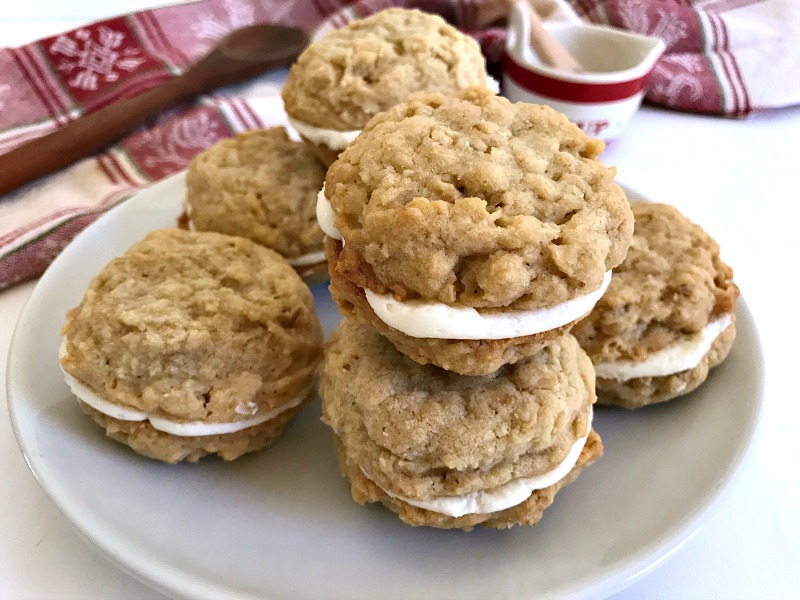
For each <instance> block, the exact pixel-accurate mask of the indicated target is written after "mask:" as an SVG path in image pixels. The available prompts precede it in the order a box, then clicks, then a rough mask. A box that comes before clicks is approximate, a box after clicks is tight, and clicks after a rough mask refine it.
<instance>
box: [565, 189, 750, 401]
mask: <svg viewBox="0 0 800 600" xmlns="http://www.w3.org/2000/svg"><path fill="white" fill-rule="evenodd" d="M631 206H632V208H633V214H634V217H635V219H636V227H635V230H634V234H633V244H632V245H631V248H630V250H629V251H628V255H627V257H626V258H625V261H624V262H623V263H622V264H621V265H620V266H619V267H617V268H616V269H615V270H614V278H613V279H612V281H611V285H610V286H609V288H608V291H607V292H606V294H605V295H604V296H603V298H602V299H601V300H600V302H598V304H597V306H595V308H594V310H593V311H592V313H591V314H590V315H589V316H588V317H587V318H586V319H584V320H583V321H581V322H580V323H578V325H577V326H576V327H575V329H574V333H575V336H576V337H577V338H578V341H579V342H580V343H581V345H582V346H583V348H584V350H586V352H587V353H588V354H589V356H590V358H591V359H592V362H594V366H595V371H596V372H597V393H598V397H599V400H598V401H599V402H601V403H604V404H615V405H618V406H623V407H625V408H638V407H641V406H645V405H648V404H654V403H656V402H663V401H665V400H670V399H672V398H675V397H678V396H682V395H684V394H688V393H689V392H691V391H692V390H694V389H695V388H697V387H698V386H699V385H700V384H701V383H703V381H705V379H706V377H707V376H708V372H709V369H711V368H713V367H715V366H717V365H718V364H720V363H721V362H722V361H723V360H725V358H726V357H727V356H728V352H730V349H731V346H732V344H733V340H734V337H735V336H736V316H735V315H734V308H735V303H736V298H737V297H738V296H739V288H737V287H736V284H734V283H733V281H732V278H733V271H732V270H731V268H730V267H729V266H728V265H726V264H725V263H724V262H722V260H721V259H720V256H719V246H718V245H717V243H716V242H715V241H714V240H713V239H712V238H711V237H710V236H709V235H708V234H707V233H706V232H705V231H703V229H702V228H701V227H700V226H698V225H695V224H694V223H692V222H691V221H689V219H687V218H686V217H684V216H683V215H682V214H681V213H680V212H678V211H677V210H676V209H675V208H673V207H672V206H668V205H666V204H654V203H649V202H633V203H632V204H631Z"/></svg>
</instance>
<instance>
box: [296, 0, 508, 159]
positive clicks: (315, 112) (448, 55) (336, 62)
mask: <svg viewBox="0 0 800 600" xmlns="http://www.w3.org/2000/svg"><path fill="white" fill-rule="evenodd" d="M487 85H489V86H492V87H493V89H495V91H496V89H497V88H496V86H497V82H495V81H494V80H492V79H490V78H489V77H488V76H487V74H486V61H485V59H484V57H483V55H482V54H481V50H480V47H479V46H478V44H477V42H475V40H473V39H472V38H470V37H469V36H466V35H464V34H463V33H461V32H460V31H458V30H457V29H455V28H454V27H452V26H451V25H449V24H448V23H447V22H446V21H445V20H444V19H442V18H441V17H439V16H437V15H431V14H427V13H424V12H421V11H418V10H406V9H401V8H391V9H388V10H384V11H381V12H379V13H377V14H374V15H372V16H370V17H368V18H366V19H361V20H357V21H353V22H351V23H349V24H348V25H346V26H345V27H343V28H342V29H339V30H336V31H333V32H331V33H329V34H328V35H326V36H325V37H323V38H321V39H319V40H317V41H315V42H313V43H312V44H311V45H310V46H309V47H308V48H306V49H305V50H304V51H303V53H302V54H301V55H300V56H299V58H298V59H297V62H295V64H294V65H293V66H292V68H291V71H290V72H289V78H288V80H287V82H286V86H285V87H284V89H283V101H284V105H285V107H286V112H287V114H288V115H289V121H290V123H291V124H292V126H293V127H294V128H295V129H296V130H297V132H298V133H299V134H300V135H301V136H302V137H303V139H304V140H306V142H308V143H309V145H310V146H311V147H312V148H313V149H314V150H315V151H316V152H317V154H318V155H319V156H320V158H321V159H322V160H323V162H325V164H327V165H330V164H331V163H332V162H333V161H334V160H336V157H337V155H338V154H339V153H340V152H341V151H342V150H344V149H345V148H346V147H347V146H348V145H349V144H350V143H351V142H352V141H353V140H354V139H355V137H356V136H357V135H358V134H359V132H360V131H361V129H363V127H364V126H365V125H366V124H367V121H369V120H370V119H371V118H372V117H373V116H375V115H376V114H378V113H379V112H381V111H384V110H386V109H387V108H390V107H392V106H394V105H395V104H398V103H399V102H402V101H403V100H405V99H406V96H408V95H409V94H411V93H413V92H422V91H430V92H450V91H454V90H459V89H464V88H467V87H470V86H487Z"/></svg>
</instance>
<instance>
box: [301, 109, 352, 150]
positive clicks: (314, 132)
mask: <svg viewBox="0 0 800 600" xmlns="http://www.w3.org/2000/svg"><path fill="white" fill-rule="evenodd" d="M289 123H291V125H292V127H294V128H295V129H296V130H297V133H299V134H300V135H302V136H303V137H304V138H305V139H307V140H308V141H309V142H312V143H314V144H319V145H320V146H325V147H327V148H330V149H331V150H334V151H341V150H344V149H345V148H347V147H348V146H349V145H350V144H352V143H353V140H354V139H356V138H357V137H358V134H359V133H361V130H360V129H355V130H351V131H339V130H336V129H325V128H324V127H317V126H315V125H310V124H308V123H304V122H303V121H298V120H297V119H293V118H292V117H289Z"/></svg>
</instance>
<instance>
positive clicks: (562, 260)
mask: <svg viewBox="0 0 800 600" xmlns="http://www.w3.org/2000/svg"><path fill="white" fill-rule="evenodd" d="M602 150H603V143H602V142H601V141H599V140H595V139H592V138H589V137H587V136H586V135H585V134H584V133H583V132H582V131H581V130H580V129H578V127H576V126H575V125H573V124H572V123H570V122H569V121H568V120H567V119H566V118H565V117H564V116H563V115H561V114H559V113H557V112H555V111H554V110H552V109H550V108H548V107H546V106H539V105H532V104H523V103H517V104H511V103H510V102H508V101H507V100H506V99H504V98H501V97H499V96H495V95H494V94H492V93H491V92H489V91H487V90H485V89H480V88H471V89H469V90H464V91H461V92H457V93H455V94H453V95H450V96H445V95H442V94H418V95H414V96H412V97H410V98H409V99H408V100H407V101H406V102H404V103H402V104H400V105H398V106H396V107H394V108H392V109H390V110H388V111H386V112H384V113H382V114H381V115H378V116H377V117H375V118H374V119H373V120H372V121H370V123H369V124H368V125H367V127H366V128H365V130H364V132H363V133H362V135H360V136H359V138H358V139H357V140H356V141H355V142H354V143H353V145H351V146H350V147H349V148H348V149H347V150H345V151H344V152H343V153H342V155H341V156H340V157H339V160H337V161H336V162H335V163H334V164H333V165H332V166H331V167H330V169H329V170H328V174H327V176H326V183H325V188H324V189H323V191H322V193H321V194H320V197H319V200H318V204H317V218H318V220H319V222H320V225H321V227H322V229H323V230H324V231H325V233H326V234H327V235H328V239H327V240H326V254H327V256H328V260H329V265H328V268H329V272H330V277H331V293H332V295H333V297H334V299H335V300H336V302H337V304H338V305H339V307H340V308H341V309H342V310H343V312H345V313H346V314H350V315H353V316H354V318H356V319H358V320H359V321H360V322H363V323H369V324H371V325H372V326H373V327H375V328H376V329H377V330H378V331H379V332H380V333H381V334H382V335H384V336H386V337H387V338H388V339H389V340H390V341H391V342H392V343H393V344H394V345H395V346H396V347H397V349H398V350H400V351H401V352H402V353H404V354H406V355H408V356H410V357H411V358H412V359H414V360H416V361H417V362H419V363H421V364H426V363H433V364H435V365H437V366H439V367H442V368H444V369H447V370H450V371H454V372H456V373H460V374H464V375H485V374H488V373H492V372H494V371H496V370H497V369H498V368H500V367H501V366H502V365H504V364H506V363H513V362H515V361H517V360H519V359H521V358H523V357H525V356H530V355H532V354H534V353H535V352H537V351H538V350H539V349H540V348H541V346H542V344H543V343H544V342H546V341H547V340H550V339H553V338H555V337H558V336H559V335H561V334H563V333H564V332H566V331H568V330H569V328H570V327H572V325H573V324H574V323H575V322H576V321H577V320H579V319H580V318H582V317H583V316H584V315H586V314H587V313H588V312H589V311H590V310H591V309H592V307H593V306H594V304H595V302H597V300H598V299H599V298H600V296H601V295H602V294H603V292H604V290H605V288H606V286H607V285H608V283H609V281H610V279H611V273H610V272H611V269H613V268H614V267H616V266H617V265H618V264H620V263H621V262H622V260H623V258H624V257H625V253H626V251H627V249H628V246H629V244H630V240H631V236H632V233H633V217H632V215H631V210H630V207H629V205H628V201H627V200H626V198H625V195H624V193H623V191H622V189H621V188H620V187H619V186H617V185H616V184H615V183H614V174H615V170H614V169H613V168H607V167H606V166H605V165H603V163H601V162H600V161H599V160H598V159H597V156H598V155H599V154H600V152H601V151H602Z"/></svg>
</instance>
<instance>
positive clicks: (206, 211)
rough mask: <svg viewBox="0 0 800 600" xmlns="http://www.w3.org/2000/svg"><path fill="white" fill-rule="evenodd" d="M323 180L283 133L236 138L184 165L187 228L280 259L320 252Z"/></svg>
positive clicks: (307, 154)
mask: <svg viewBox="0 0 800 600" xmlns="http://www.w3.org/2000/svg"><path fill="white" fill-rule="evenodd" d="M324 179H325V165H323V164H322V163H321V162H320V161H319V160H318V159H317V157H316V155H315V154H314V152H312V151H311V150H310V149H309V148H308V147H307V146H306V145H305V144H303V143H302V142H294V141H292V140H290V139H289V137H288V135H287V134H286V130H285V129H284V128H283V127H272V128H270V129H258V130H254V131H248V132H245V133H240V134H238V135H237V136H236V137H233V138H228V139H225V140H222V141H221V142H219V143H217V144H215V145H214V146H212V147H211V148H209V149H208V150H206V151H205V152H203V153H201V154H199V155H198V156H196V157H195V158H194V160H193V161H192V162H191V164H190V165H189V170H188V172H187V174H186V206H187V212H188V214H189V215H190V218H191V226H192V227H193V228H194V229H195V230H197V231H217V232H220V233H226V234H228V235H238V236H242V237H246V238H249V239H251V240H253V241H255V242H258V243H259V244H262V245H263V246H266V247H268V248H271V249H273V250H275V251H276V252H278V254H280V255H282V256H284V257H286V258H298V257H300V256H303V255H307V254H311V253H314V252H320V251H321V250H322V240H323V237H324V234H323V233H322V230H320V228H319V225H317V219H316V203H317V193H318V192H319V190H320V189H321V188H322V184H323V181H324Z"/></svg>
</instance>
